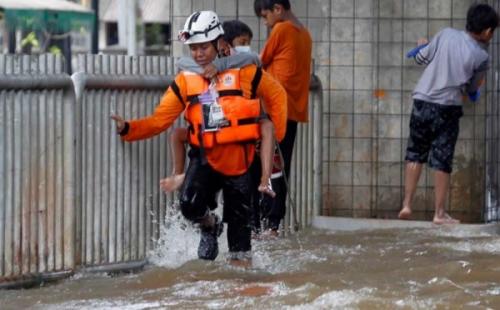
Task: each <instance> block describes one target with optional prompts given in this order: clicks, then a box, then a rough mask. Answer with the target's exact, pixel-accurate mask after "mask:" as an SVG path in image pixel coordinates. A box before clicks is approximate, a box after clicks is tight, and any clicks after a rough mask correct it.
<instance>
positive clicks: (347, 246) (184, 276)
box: [0, 218, 500, 309]
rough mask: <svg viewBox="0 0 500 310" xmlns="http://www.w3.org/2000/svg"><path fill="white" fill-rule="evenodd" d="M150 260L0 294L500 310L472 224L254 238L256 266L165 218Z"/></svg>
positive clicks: (489, 238) (39, 299)
mask: <svg viewBox="0 0 500 310" xmlns="http://www.w3.org/2000/svg"><path fill="white" fill-rule="evenodd" d="M162 235H163V237H162V238H161V240H160V241H159V247H158V250H156V251H155V252H153V253H151V255H150V257H151V259H150V260H151V262H152V264H151V265H150V266H148V267H147V268H146V269H145V270H144V271H143V272H141V273H137V274H131V275H121V276H113V277H112V276H108V275H105V274H80V275H77V276H74V277H73V278H71V279H68V280H65V281H63V282H59V283H57V284H54V285H48V286H45V287H41V288H36V289H30V290H10V291H0V302H1V304H2V307H1V308H2V309H21V308H32V309H89V308H93V309H165V308H176V309H179V308H180V309H182V308H185V309H197V308H208V309H221V308H222V309H225V308H248V309H250V308H255V307H256V306H259V307H265V308H274V309H275V308H286V309H332V308H342V309H374V308H375V309H377V308H378V309H387V308H391V309H393V308H396V309H397V308H401V309H442V308H449V309H456V308H464V307H465V308H479V309H487V308H500V280H499V279H500V235H499V234H498V233H497V232H496V231H491V229H490V230H486V229H481V228H478V229H471V228H470V227H469V226H467V227H466V226H455V227H435V228H431V229H423V228H418V229H387V230H369V231H368V230H367V231H356V232H331V231H322V230H306V231H302V232H300V233H299V234H297V235H294V236H290V237H286V238H280V239H277V240H260V241H254V243H253V247H254V252H253V267H252V268H251V269H239V268H234V267H230V266H228V265H227V261H226V257H225V255H227V243H226V241H225V236H224V235H223V236H222V237H221V254H220V255H219V257H218V258H217V260H216V261H214V262H205V261H200V260H197V259H196V245H197V242H198V235H197V234H196V231H195V229H193V228H191V227H190V226H189V225H187V224H186V223H184V222H182V220H179V219H178V218H174V220H172V221H170V223H169V222H168V221H167V225H166V227H165V230H164V231H163V232H162Z"/></svg>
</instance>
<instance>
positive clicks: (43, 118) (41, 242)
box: [38, 90, 49, 272]
mask: <svg viewBox="0 0 500 310" xmlns="http://www.w3.org/2000/svg"><path fill="white" fill-rule="evenodd" d="M47 95H48V94H47V91H46V90H45V91H42V93H41V94H40V98H39V106H40V109H39V113H38V120H39V122H40V130H39V143H40V146H41V150H40V154H39V155H38V166H39V167H40V174H39V177H40V179H39V185H38V187H39V205H38V222H39V226H38V252H39V253H38V261H39V267H38V268H39V271H40V272H43V271H47V269H48V261H47V257H48V254H49V253H48V244H47V240H48V237H47V209H48V203H47V197H48V196H47V188H48V186H47V185H48V177H47V173H48V166H47V162H48V160H47V134H48V133H47V128H48V121H47V117H48V116H47V114H48V113H47V104H48V103H47V101H48V100H47Z"/></svg>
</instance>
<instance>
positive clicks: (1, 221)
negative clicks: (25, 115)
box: [0, 55, 9, 277]
mask: <svg viewBox="0 0 500 310" xmlns="http://www.w3.org/2000/svg"><path fill="white" fill-rule="evenodd" d="M4 58H5V56H1V55H0V68H2V63H1V61H2V60H3V59H4ZM6 106H7V102H6V94H5V91H2V90H0V128H2V130H1V132H0V149H2V150H4V151H3V152H0V175H2V176H4V177H2V178H0V277H3V276H4V275H5V250H6V243H7V242H6V240H5V229H6V227H7V225H6V222H7V219H6V208H7V201H6V196H7V186H6V183H7V182H6V181H7V179H8V178H9V176H8V175H7V169H6V165H7V160H6V157H7V155H6V153H7V152H8V148H7V139H8V137H7V135H6V134H7V115H6ZM5 150H6V151H5Z"/></svg>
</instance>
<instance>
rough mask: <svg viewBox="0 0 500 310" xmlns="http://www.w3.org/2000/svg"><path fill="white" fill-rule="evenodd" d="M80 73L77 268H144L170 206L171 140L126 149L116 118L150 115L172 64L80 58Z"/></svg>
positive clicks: (76, 80)
mask: <svg viewBox="0 0 500 310" xmlns="http://www.w3.org/2000/svg"><path fill="white" fill-rule="evenodd" d="M77 71H78V72H79V73H77V74H74V75H73V81H74V83H75V88H76V90H77V91H76V94H77V100H78V104H77V106H78V107H79V109H78V114H79V116H78V117H77V118H78V120H79V121H80V124H78V133H77V137H78V139H77V141H78V146H77V151H76V153H77V162H78V165H77V166H78V167H79V168H80V170H79V173H78V175H79V176H80V177H79V178H78V197H79V200H80V206H81V209H80V210H79V212H78V213H77V228H76V230H77V236H79V238H78V239H77V249H78V253H77V256H78V258H79V261H78V262H79V263H80V264H82V265H83V266H100V265H102V264H117V263H120V264H123V263H124V262H134V263H136V264H137V263H139V264H141V263H145V259H146V256H147V251H148V250H149V249H151V242H152V240H153V239H154V238H155V237H157V235H158V233H159V228H158V226H159V225H160V223H161V220H162V219H163V218H164V216H165V206H166V204H167V200H169V199H170V200H171V198H172V197H171V196H166V195H164V194H163V193H161V192H160V190H159V180H160V178H163V177H165V176H166V175H167V174H168V172H169V171H168V169H167V168H168V166H169V164H170V160H169V158H170V156H169V154H170V153H169V150H168V146H167V136H166V133H163V134H161V135H159V136H157V137H155V138H153V139H148V140H145V141H140V142H136V143H124V142H122V141H121V140H120V138H119V136H118V135H117V134H116V129H115V128H114V122H112V121H111V120H110V115H111V114H114V113H116V114H119V115H121V116H122V117H124V118H125V119H133V118H140V117H144V116H146V115H149V114H151V113H152V112H153V110H154V107H155V106H156V104H157V103H158V102H159V101H160V98H161V96H162V95H163V93H164V92H165V90H166V89H167V88H168V85H169V84H170V82H171V81H172V74H173V73H174V72H173V66H172V61H171V60H170V59H168V58H166V57H154V56H151V57H133V58H132V57H126V56H109V55H98V56H94V55H82V56H80V58H79V61H78V69H77ZM108 267H109V268H111V266H108Z"/></svg>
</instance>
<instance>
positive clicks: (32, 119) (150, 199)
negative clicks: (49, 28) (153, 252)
mask: <svg viewBox="0 0 500 310" xmlns="http://www.w3.org/2000/svg"><path fill="white" fill-rule="evenodd" d="M62 68H63V61H62V59H61V58H59V57H55V56H50V55H43V56H40V57H35V56H33V57H21V56H2V57H0V149H1V150H2V152H0V173H1V175H2V176H3V177H2V178H0V287H10V286H16V285H20V284H27V283H36V282H38V281H42V280H44V279H51V278H58V277H65V276H68V275H70V274H72V273H73V272H74V271H75V270H76V269H80V268H85V269H87V270H98V271H112V270H122V269H131V268H136V267H141V266H143V265H144V264H146V262H147V255H148V251H149V250H150V249H152V247H153V246H154V245H155V242H154V241H155V240H156V239H157V238H158V237H159V232H160V230H159V228H160V225H161V223H162V222H163V220H164V219H165V216H166V211H167V206H168V205H170V204H172V203H173V201H174V196H173V195H165V194H164V193H162V192H160V190H159V180H160V179H161V178H163V177H165V176H167V175H168V174H169V173H170V171H171V168H172V167H171V166H172V162H171V159H170V151H169V150H168V146H167V136H166V135H167V134H168V133H163V134H161V135H158V136H157V137H155V138H153V139H148V140H144V141H139V142H135V143H124V142H122V141H121V140H120V138H119V136H118V135H117V134H116V129H115V128H114V124H113V122H112V121H111V120H110V115H111V114H113V113H116V114H119V115H121V116H123V117H124V118H126V119H131V118H139V117H143V116H146V115H148V114H151V113H152V112H153V109H154V108H155V106H156V105H157V103H158V102H159V100H160V98H161V96H162V94H163V93H164V91H165V90H166V88H167V86H168V84H169V83H170V82H171V81H172V77H173V73H174V69H173V59H171V58H167V57H156V56H153V57H127V56H116V55H115V56H109V55H106V56H104V55H98V56H95V55H82V56H80V58H79V59H78V65H77V71H78V73H76V74H74V75H73V76H72V78H70V77H69V76H68V75H66V74H64V73H63V71H62ZM311 89H312V93H311V103H310V107H309V109H310V110H309V111H310V118H311V122H310V123H308V124H306V125H301V126H299V129H298V134H297V143H296V148H295V153H294V159H293V166H292V167H293V173H292V176H291V179H290V185H291V199H290V201H293V202H294V203H293V207H292V208H289V210H292V212H288V213H287V217H286V220H285V224H284V227H285V230H286V231H291V230H292V228H295V226H298V227H305V226H307V225H309V224H310V223H311V221H312V217H313V216H314V215H316V214H318V212H319V210H320V204H321V192H320V191H319V190H317V189H319V188H321V185H320V183H321V169H320V167H321V153H322V152H321V122H320V121H317V120H318V119H321V114H322V111H321V110H322V96H321V95H322V92H321V83H320V81H319V80H318V79H317V78H315V77H314V78H313V83H312V85H311ZM180 125H182V121H181V120H179V121H178V122H177V123H176V124H175V126H180ZM295 224H297V225H295Z"/></svg>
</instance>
